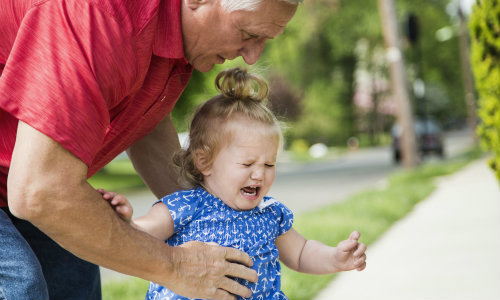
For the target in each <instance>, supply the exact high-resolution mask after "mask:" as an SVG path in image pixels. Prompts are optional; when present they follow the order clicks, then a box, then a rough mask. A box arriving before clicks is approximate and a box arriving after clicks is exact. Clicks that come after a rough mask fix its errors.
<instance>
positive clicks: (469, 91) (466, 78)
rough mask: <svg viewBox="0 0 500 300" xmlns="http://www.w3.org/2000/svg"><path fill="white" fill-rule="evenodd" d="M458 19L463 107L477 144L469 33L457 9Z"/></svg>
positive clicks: (462, 15)
mask: <svg viewBox="0 0 500 300" xmlns="http://www.w3.org/2000/svg"><path fill="white" fill-rule="evenodd" d="M458 18H459V23H460V33H459V40H460V60H461V65H462V82H463V85H464V96H465V106H466V108H467V126H468V127H469V129H470V131H471V135H472V138H473V140H474V142H475V143H476V144H477V143H478V139H477V135H476V124H477V117H476V97H475V95H474V78H473V77H472V70H471V67H470V52H469V39H468V37H469V31H468V30H467V21H466V20H465V16H464V14H463V12H462V9H461V8H459V9H458Z"/></svg>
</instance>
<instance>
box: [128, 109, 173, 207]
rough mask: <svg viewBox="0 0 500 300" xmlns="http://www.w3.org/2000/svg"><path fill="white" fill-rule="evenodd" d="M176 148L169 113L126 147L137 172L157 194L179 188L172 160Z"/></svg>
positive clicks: (160, 194) (166, 193) (160, 195)
mask: <svg viewBox="0 0 500 300" xmlns="http://www.w3.org/2000/svg"><path fill="white" fill-rule="evenodd" d="M179 150H180V144H179V138H178V136H177V131H176V130H175V127H174V126H173V124H172V121H171V119H170V116H167V117H165V119H164V120H163V121H162V122H161V123H160V124H158V126H157V127H156V128H155V129H154V130H153V131H152V132H151V133H150V134H149V135H147V136H146V137H144V138H142V139H141V140H140V141H138V142H136V143H135V144H134V145H132V146H131V147H130V148H129V149H128V150H127V154H128V156H129V157H130V160H131V161H132V163H133V165H134V168H135V169H136V171H137V173H139V175H140V176H141V178H142V179H143V181H144V182H145V183H146V185H147V186H148V188H149V189H150V190H151V191H152V192H153V194H155V196H156V197H158V198H162V197H163V196H165V195H168V194H170V193H173V192H175V191H177V190H179V188H180V186H179V183H178V172H177V171H176V169H175V166H174V164H173V161H172V157H173V155H174V154H175V153H176V152H177V151H179Z"/></svg>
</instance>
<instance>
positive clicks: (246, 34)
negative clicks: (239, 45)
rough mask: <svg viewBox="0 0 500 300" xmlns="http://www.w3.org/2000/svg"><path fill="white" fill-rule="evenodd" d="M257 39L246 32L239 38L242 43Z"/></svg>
mask: <svg viewBox="0 0 500 300" xmlns="http://www.w3.org/2000/svg"><path fill="white" fill-rule="evenodd" d="M257 37H258V36H257V35H255V34H251V33H249V32H246V31H242V33H241V38H242V40H244V41H247V40H251V39H256V38H257Z"/></svg>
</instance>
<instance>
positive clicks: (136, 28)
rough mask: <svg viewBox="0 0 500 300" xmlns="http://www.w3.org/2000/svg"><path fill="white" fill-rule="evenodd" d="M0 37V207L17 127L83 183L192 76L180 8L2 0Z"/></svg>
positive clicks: (83, 0) (147, 127) (144, 0)
mask: <svg viewBox="0 0 500 300" xmlns="http://www.w3.org/2000/svg"><path fill="white" fill-rule="evenodd" d="M0 37H1V38H0V74H1V75H0V206H5V205H6V199H7V196H6V194H7V192H6V186H7V185H6V181H7V172H8V168H9V166H10V161H11V158H12V150H13V147H14V143H15V139H16V129H17V122H18V120H22V121H23V122H25V123H27V124H29V125H30V126H32V127H33V128H35V129H37V130H39V131H41V132H43V133H44V134H46V135H48V136H49V137H51V138H52V139H54V140H55V141H57V142H58V143H60V144H61V145H62V146H63V147H65V148H66V149H68V150H69V151H70V152H72V153H73V154H74V155H76V156H77V157H78V158H80V159H81V160H82V161H83V162H84V163H85V164H87V165H88V166H89V171H88V176H89V177H90V176H91V175H93V174H94V173H95V172H97V171H98V170H99V169H101V168H102V167H104V166H105V165H106V164H107V163H108V162H109V161H111V160H112V159H113V158H114V157H115V156H116V155H118V154H119V153H120V152H122V151H124V150H125V149H127V148H128V147H129V146H130V145H132V144H133V143H134V142H135V141H137V140H139V139H140V138H142V137H144V136H145V135H147V134H148V133H149V132H151V130H152V129H153V128H154V127H155V126H156V125H157V124H158V123H159V122H160V121H161V120H162V119H163V118H164V117H165V115H167V114H168V113H169V112H171V111H172V109H173V107H174V105H175V103H176V101H177V100H178V98H179V96H180V94H181V93H182V91H183V90H184V88H185V86H186V85H187V83H188V81H189V78H190V76H191V72H192V67H191V65H189V64H188V63H187V61H186V59H185V58H184V54H183V45H182V33H181V19H180V0H134V1H125V0H39V1H33V0H2V1H0Z"/></svg>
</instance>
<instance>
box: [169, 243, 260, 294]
mask: <svg viewBox="0 0 500 300" xmlns="http://www.w3.org/2000/svg"><path fill="white" fill-rule="evenodd" d="M172 250H173V255H174V256H173V259H172V262H173V263H174V273H175V274H174V278H175V279H176V281H175V282H170V283H168V284H167V285H166V286H167V287H168V288H169V289H171V290H173V291H174V292H176V293H178V294H180V295H183V296H186V297H198V298H199V297H201V298H204V299H224V300H225V299H236V297H235V296H234V295H239V296H242V297H245V298H246V297H250V296H251V295H252V293H251V291H250V290H249V289H248V288H246V287H245V286H243V285H241V284H239V283H237V282H236V281H235V280H233V279H230V278H228V277H234V278H242V279H246V280H248V281H251V282H257V280H258V276H257V272H255V270H252V269H249V268H247V267H246V266H248V267H251V266H252V265H253V261H252V259H251V258H250V257H249V256H248V255H247V254H246V253H244V252H241V251H239V250H236V249H233V248H226V247H221V246H217V245H213V244H205V243H202V242H197V241H194V242H188V243H185V244H183V245H181V246H179V247H174V248H172ZM175 279H174V280H175Z"/></svg>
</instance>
